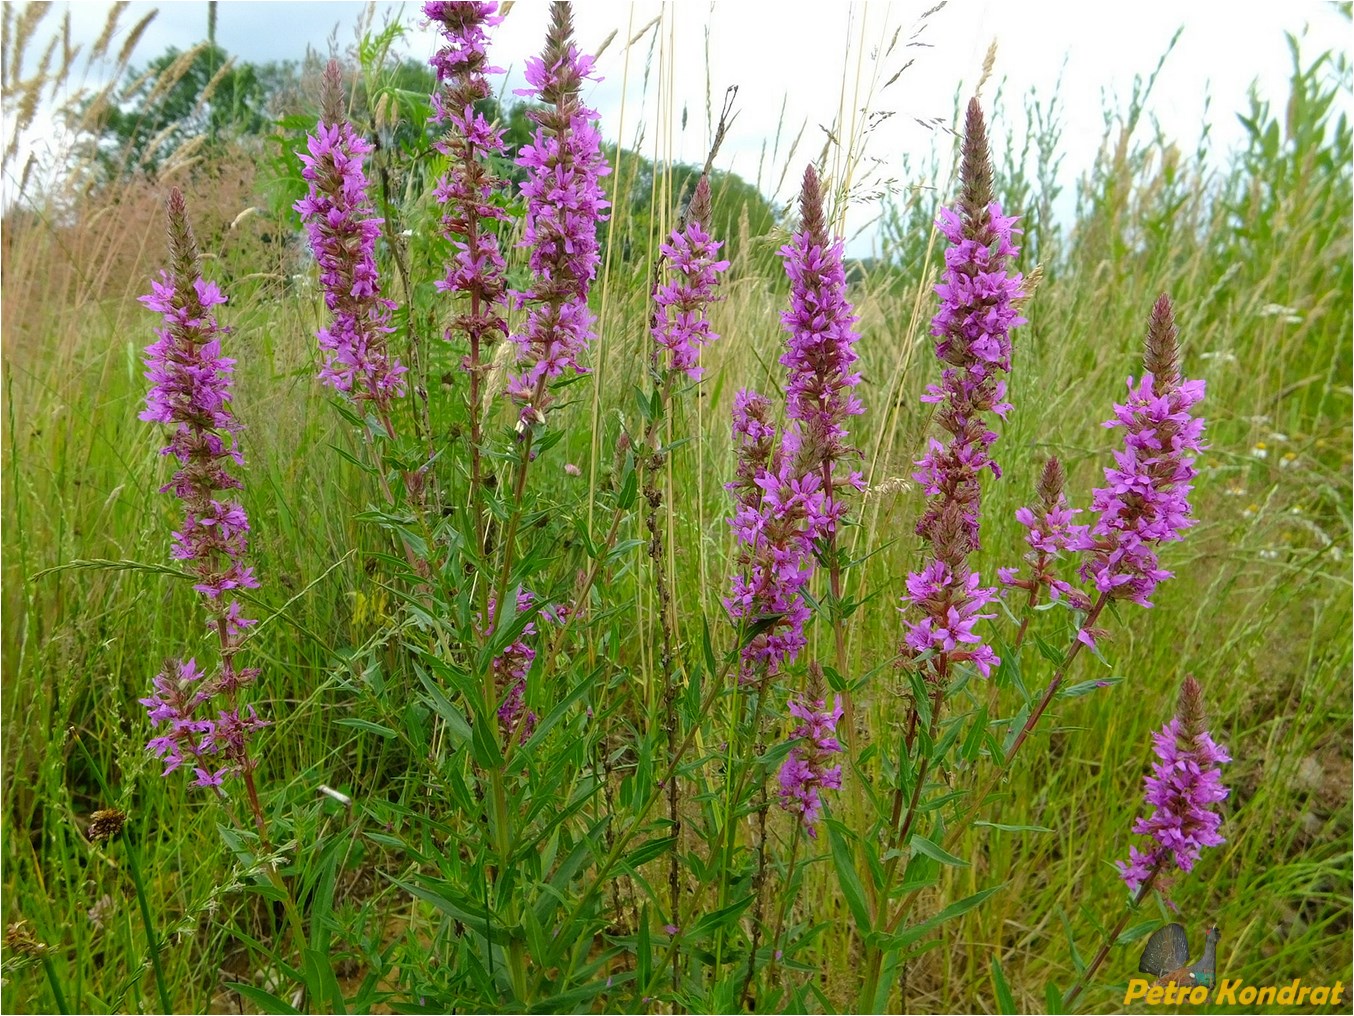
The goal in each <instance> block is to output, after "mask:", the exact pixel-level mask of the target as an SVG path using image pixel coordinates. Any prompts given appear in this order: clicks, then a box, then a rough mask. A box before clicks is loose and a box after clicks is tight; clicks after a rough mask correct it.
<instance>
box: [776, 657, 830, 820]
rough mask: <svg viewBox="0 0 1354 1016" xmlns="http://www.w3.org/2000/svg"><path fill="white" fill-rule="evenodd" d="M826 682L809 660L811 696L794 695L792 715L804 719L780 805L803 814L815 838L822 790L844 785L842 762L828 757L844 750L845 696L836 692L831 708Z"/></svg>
mask: <svg viewBox="0 0 1354 1016" xmlns="http://www.w3.org/2000/svg"><path fill="white" fill-rule="evenodd" d="M822 682H823V671H822V668H821V667H819V666H818V664H817V663H816V662H815V663H811V664H809V693H808V696H807V698H805V699H804V700H800V699H798V698H791V699H790V703H789V710H790V715H791V716H793V717H794V718H795V719H797V720H799V721H800V723H799V726H797V727H795V729H794V730H793V731H791V732H790V738H791V739H792V740H794V741H797V742H798V743H797V744H796V745H795V746H794V747H793V748H791V749H790V753H789V754H788V755H786V756H785V761H784V762H783V763H781V767H780V775H779V781H780V806H781V807H782V808H784V809H785V810H786V811H788V812H790V813H791V814H794V815H798V816H799V820H800V822H802V823H803V825H804V831H805V832H806V833H808V835H809V836H810V837H811V838H816V837H817V835H818V820H819V819H820V818H821V817H822V812H823V801H822V797H821V791H824V790H839V789H840V788H841V785H842V767H841V765H840V764H838V765H832V766H829V765H828V760H829V759H830V758H831V757H832V756H833V755H836V754H838V753H840V752H841V750H842V745H841V742H840V741H838V740H837V723H838V722H839V721H840V720H841V718H842V699H841V696H840V695H837V696H835V697H834V698H833V703H832V708H831V709H828V708H827V707H826V702H825V700H824V698H823V694H822Z"/></svg>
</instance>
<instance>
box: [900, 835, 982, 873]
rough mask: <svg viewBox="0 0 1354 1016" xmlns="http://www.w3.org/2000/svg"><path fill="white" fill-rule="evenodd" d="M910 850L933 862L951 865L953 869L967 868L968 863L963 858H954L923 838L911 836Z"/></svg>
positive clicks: (946, 851)
mask: <svg viewBox="0 0 1354 1016" xmlns="http://www.w3.org/2000/svg"><path fill="white" fill-rule="evenodd" d="M910 842H911V844H912V849H913V850H915V851H917V852H918V853H921V854H925V855H926V856H927V857H929V858H931V860H933V861H939V862H940V863H941V864H948V865H952V866H953V867H955V868H967V867H968V861H965V860H964V859H963V858H960V857H955V856H954V855H953V854H951V853H950V852H949V851H948V850H945V849H944V848H943V847H941V846H939V845H938V844H935V843H932V842H931V841H930V840H928V839H927V838H926V837H925V836H913V837H912V839H911V841H910Z"/></svg>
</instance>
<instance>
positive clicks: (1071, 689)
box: [1058, 677, 1123, 698]
mask: <svg viewBox="0 0 1354 1016" xmlns="http://www.w3.org/2000/svg"><path fill="white" fill-rule="evenodd" d="M1121 681H1123V678H1122V677H1104V678H1101V679H1100V680H1099V681H1079V682H1078V683H1076V684H1073V685H1068V686H1067V687H1065V688H1060V689H1058V697H1059V698H1080V697H1081V696H1082V695H1089V694H1091V692H1094V691H1099V690H1100V689H1101V688H1111V687H1113V686H1114V685H1116V684H1119V683H1120V682H1121Z"/></svg>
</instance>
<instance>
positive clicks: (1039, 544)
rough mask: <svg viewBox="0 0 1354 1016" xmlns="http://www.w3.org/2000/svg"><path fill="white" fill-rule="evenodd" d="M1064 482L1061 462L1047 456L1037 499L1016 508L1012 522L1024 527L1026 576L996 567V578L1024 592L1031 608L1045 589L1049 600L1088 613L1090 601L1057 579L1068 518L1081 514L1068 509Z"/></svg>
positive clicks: (1065, 478) (1075, 510)
mask: <svg viewBox="0 0 1354 1016" xmlns="http://www.w3.org/2000/svg"><path fill="white" fill-rule="evenodd" d="M1066 482H1067V474H1066V473H1065V472H1064V471H1063V466H1062V463H1061V462H1059V461H1058V459H1057V457H1056V456H1050V457H1049V458H1048V460H1047V461H1046V462H1045V463H1044V469H1043V472H1042V473H1041V474H1040V477H1039V483H1038V485H1037V489H1036V493H1037V494H1038V500H1037V501H1036V502H1035V503H1034V504H1033V505H1032V506H1031V507H1028V508H1018V509H1016V521H1017V522H1019V523H1020V524H1021V525H1022V526H1024V527H1025V530H1026V532H1025V542H1026V543H1027V544H1028V545H1029V547H1030V549H1029V551H1028V552H1027V553H1026V554H1025V563H1026V564H1028V565H1029V566H1030V577H1029V578H1027V579H1024V578H1020V577H1019V575H1020V569H1019V568H998V569H997V578H998V579H999V580H1000V582H1001V584H1002V585H1003V586H1010V587H1014V588H1017V589H1025V590H1028V591H1029V594H1030V600H1029V602H1030V605H1031V606H1033V605H1034V604H1035V603H1037V602H1038V599H1039V591H1040V590H1041V589H1045V588H1047V589H1048V592H1049V598H1050V599H1052V600H1063V601H1065V602H1067V603H1069V604H1070V605H1071V606H1073V607H1074V608H1076V609H1077V610H1083V611H1084V610H1090V608H1091V603H1090V600H1089V599H1088V598H1087V596H1086V594H1085V593H1083V592H1081V590H1079V589H1074V588H1073V587H1072V586H1071V585H1070V584H1069V583H1068V582H1067V581H1065V580H1064V579H1061V578H1059V577H1058V574H1057V568H1056V565H1057V562H1058V558H1059V555H1060V554H1061V552H1062V551H1063V550H1066V549H1067V543H1068V538H1069V530H1070V529H1071V525H1072V518H1073V517H1074V516H1076V515H1078V514H1080V511H1081V509H1079V508H1071V507H1068V504H1067V498H1066V496H1065V495H1064V494H1063V485H1064V484H1065V483H1066Z"/></svg>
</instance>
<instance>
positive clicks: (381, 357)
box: [293, 60, 405, 417]
mask: <svg viewBox="0 0 1354 1016" xmlns="http://www.w3.org/2000/svg"><path fill="white" fill-rule="evenodd" d="M306 147H307V152H305V153H301V152H298V153H297V155H298V156H299V157H300V159H301V163H302V166H303V167H304V168H303V169H302V170H301V175H302V176H303V177H304V178H305V179H306V180H307V181H308V182H309V184H310V190H309V193H307V195H306V196H305V197H304V198H302V199H300V200H299V201H297V202H296V204H295V205H294V206H293V207H294V208H295V209H296V211H297V212H299V213H300V215H301V220H302V222H303V223H304V224H305V227H306V234H307V236H308V237H309V238H310V249H311V251H312V252H313V253H314V255H315V260H316V261H317V262H318V263H319V266H320V283H321V285H322V286H323V287H324V302H325V306H326V307H328V308H329V311H330V313H331V314H332V315H333V321H332V322H331V324H330V325H329V327H327V328H321V329H320V330H319V331H318V332H316V338H317V339H318V340H319V343H320V348H321V349H322V350H323V351H324V365H323V366H322V367H321V369H320V380H321V381H323V382H324V383H325V384H327V385H330V386H332V387H333V388H334V389H335V390H336V391H340V392H343V393H344V394H346V395H348V396H349V397H350V398H352V399H354V400H355V401H358V402H361V401H363V400H370V401H372V402H374V403H375V404H376V405H377V406H378V407H379V410H380V412H381V414H382V416H383V417H384V416H388V410H389V407H390V401H391V399H392V398H394V397H397V396H400V395H403V394H404V373H405V368H404V366H402V365H401V364H400V362H399V359H398V358H397V357H393V356H391V355H390V353H389V351H388V349H387V347H386V336H387V335H389V334H390V333H391V332H392V331H393V330H394V329H393V328H392V327H391V324H390V319H391V312H392V311H393V310H394V309H395V306H396V304H395V302H394V301H393V300H389V299H386V298H385V297H383V296H381V280H380V276H379V274H378V272H377V268H376V238H377V237H378V236H379V235H380V232H381V223H382V222H383V221H384V220H383V219H381V218H379V217H377V216H375V215H373V214H372V212H373V211H374V209H373V206H372V202H371V198H370V196H369V195H368V193H367V178H366V176H365V175H364V174H363V172H362V157H363V156H364V155H365V154H367V153H368V152H370V151H371V150H372V148H371V145H370V144H369V143H368V142H367V141H366V139H364V138H362V137H361V136H360V135H358V134H357V133H356V132H355V131H354V130H353V127H352V124H350V123H348V121H347V119H346V117H345V116H344V114H343V105H342V92H341V75H340V71H339V66H338V63H337V61H334V60H331V61H329V64H328V66H327V67H326V68H325V72H324V92H323V108H322V113H321V116H320V121H319V123H318V125H317V126H316V129H315V133H314V134H312V135H310V136H309V137H308V138H307V145H306Z"/></svg>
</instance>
